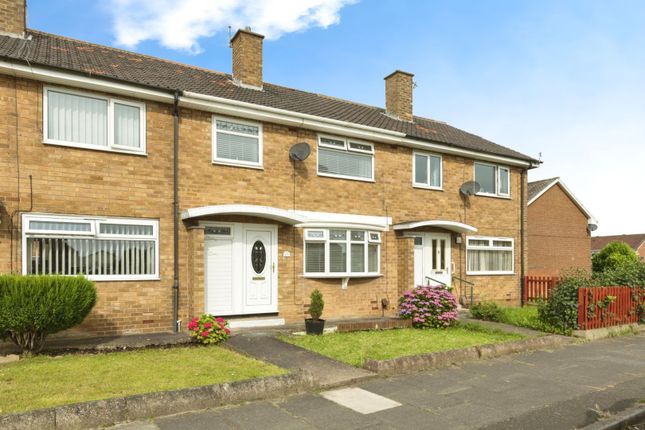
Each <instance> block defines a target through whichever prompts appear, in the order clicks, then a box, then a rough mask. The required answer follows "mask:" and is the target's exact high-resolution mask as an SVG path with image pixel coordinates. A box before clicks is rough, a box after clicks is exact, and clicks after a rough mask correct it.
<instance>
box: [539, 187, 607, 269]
mask: <svg viewBox="0 0 645 430" xmlns="http://www.w3.org/2000/svg"><path fill="white" fill-rule="evenodd" d="M596 226H597V221H596V219H595V218H594V217H593V215H591V213H590V212H589V211H588V210H587V209H586V208H585V207H584V206H583V205H582V203H581V202H580V200H578V199H577V198H576V197H575V196H574V195H573V193H572V192H571V190H569V188H567V186H566V185H565V184H564V182H562V180H561V179H560V178H550V179H543V180H540V181H534V182H529V183H528V263H529V265H528V274H529V275H530V276H559V275H560V273H561V272H562V270H567V269H577V268H580V269H585V270H591V234H590V232H591V231H593V230H595V228H596Z"/></svg>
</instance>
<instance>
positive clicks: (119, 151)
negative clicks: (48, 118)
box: [43, 140, 148, 157]
mask: <svg viewBox="0 0 645 430" xmlns="http://www.w3.org/2000/svg"><path fill="white" fill-rule="evenodd" d="M43 144H44V145H51V146H62V147H65V148H74V149H88V150H90V151H101V152H112V153H116V154H127V155H137V156H139V157H147V156H148V153H147V152H145V151H128V150H125V149H120V148H110V147H105V148H103V147H100V146H97V145H86V144H83V143H70V142H59V141H55V140H44V141H43Z"/></svg>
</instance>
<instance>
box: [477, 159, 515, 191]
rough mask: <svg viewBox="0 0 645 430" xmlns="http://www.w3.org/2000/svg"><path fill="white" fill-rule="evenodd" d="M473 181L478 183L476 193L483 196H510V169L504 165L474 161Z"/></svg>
mask: <svg viewBox="0 0 645 430" xmlns="http://www.w3.org/2000/svg"><path fill="white" fill-rule="evenodd" d="M474 170H475V181H476V182H478V183H479V185H480V187H481V188H480V190H479V192H478V193H477V194H479V195H483V196H497V197H510V196H511V170H510V169H509V168H508V167H505V166H498V165H496V164H488V163H481V162H475V166H474Z"/></svg>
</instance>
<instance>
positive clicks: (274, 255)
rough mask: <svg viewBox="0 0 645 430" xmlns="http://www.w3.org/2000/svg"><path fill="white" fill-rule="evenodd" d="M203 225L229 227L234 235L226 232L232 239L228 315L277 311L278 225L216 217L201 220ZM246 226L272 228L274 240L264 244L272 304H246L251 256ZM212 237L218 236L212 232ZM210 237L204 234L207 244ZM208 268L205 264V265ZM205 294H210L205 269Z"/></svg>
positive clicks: (247, 227)
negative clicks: (231, 274)
mask: <svg viewBox="0 0 645 430" xmlns="http://www.w3.org/2000/svg"><path fill="white" fill-rule="evenodd" d="M199 224H200V226H203V227H216V226H222V227H230V228H231V235H230V236H226V237H229V238H232V240H233V280H232V281H233V311H232V312H231V313H229V314H225V315H251V314H259V313H276V312H278V226H277V225H276V224H250V223H231V222H217V221H201V222H200V223H199ZM247 230H265V231H269V232H271V243H270V244H265V246H266V247H267V253H269V254H270V255H271V257H270V258H267V262H266V264H267V265H269V266H270V270H271V298H272V301H271V304H270V305H267V306H262V307H260V306H257V307H248V306H246V293H247V286H246V279H247V270H248V268H249V265H248V264H247V259H248V258H249V257H250V254H249V252H250V251H249V250H248V249H247V243H246V231H247ZM213 237H217V236H216V235H213ZM209 240H212V239H210V238H209V237H208V236H206V235H205V237H204V248H206V242H208V241H209ZM206 254H207V253H206V249H204V264H206ZM205 269H206V268H205ZM204 274H205V276H204V293H205V295H204V297H207V296H208V290H207V288H208V279H207V278H206V270H205V271H204ZM207 305H208V304H207V302H206V300H204V311H205V312H208V309H207Z"/></svg>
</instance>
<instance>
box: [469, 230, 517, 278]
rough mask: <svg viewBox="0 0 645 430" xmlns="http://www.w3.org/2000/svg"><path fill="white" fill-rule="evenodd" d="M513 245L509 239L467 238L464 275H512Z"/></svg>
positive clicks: (513, 271)
mask: <svg viewBox="0 0 645 430" xmlns="http://www.w3.org/2000/svg"><path fill="white" fill-rule="evenodd" d="M514 245H515V241H514V240H513V238H510V237H485V236H468V237H467V238H466V260H467V261H466V274H468V275H512V274H513V273H515V246H514Z"/></svg>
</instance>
